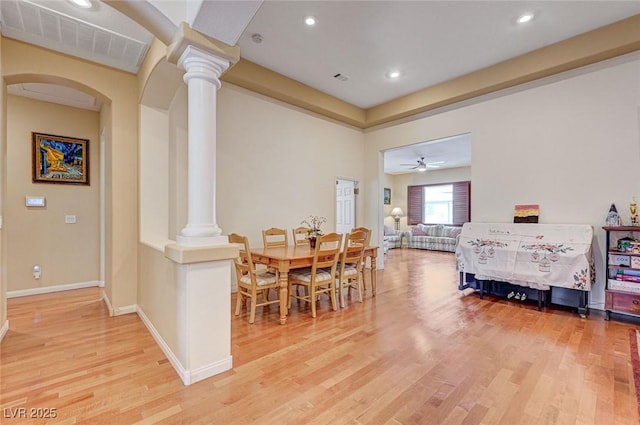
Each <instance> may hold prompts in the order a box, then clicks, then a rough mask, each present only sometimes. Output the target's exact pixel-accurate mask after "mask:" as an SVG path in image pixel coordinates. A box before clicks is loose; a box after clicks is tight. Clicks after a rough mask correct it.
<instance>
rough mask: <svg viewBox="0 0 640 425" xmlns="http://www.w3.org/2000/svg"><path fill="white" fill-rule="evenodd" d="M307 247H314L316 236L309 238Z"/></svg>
mask: <svg viewBox="0 0 640 425" xmlns="http://www.w3.org/2000/svg"><path fill="white" fill-rule="evenodd" d="M309 248H311V249H316V238H309Z"/></svg>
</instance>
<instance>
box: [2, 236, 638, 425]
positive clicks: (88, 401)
mask: <svg viewBox="0 0 640 425" xmlns="http://www.w3.org/2000/svg"><path fill="white" fill-rule="evenodd" d="M457 281H458V276H457V273H456V272H455V270H454V256H453V255H452V254H446V253H430V252H427V251H419V250H407V249H403V250H400V249H394V250H390V251H389V254H387V261H386V269H385V270H384V271H381V272H380V273H379V274H378V295H377V296H376V297H375V298H372V297H371V293H370V291H368V292H367V293H366V296H365V300H364V303H362V304H360V303H352V304H351V303H350V304H349V305H348V306H347V308H345V309H341V310H339V311H338V312H332V311H330V309H329V305H328V300H327V298H326V297H325V298H323V299H321V300H320V304H319V307H318V317H317V318H316V319H312V318H311V317H310V315H309V313H308V306H306V305H302V304H301V305H300V306H298V305H297V304H296V303H295V302H294V305H293V307H292V311H291V315H290V317H289V319H288V322H287V324H286V325H285V326H281V325H280V324H279V321H278V308H277V305H276V306H271V307H270V308H264V309H262V308H259V309H258V313H257V315H256V322H255V324H253V325H250V324H249V323H248V321H247V317H246V316H243V317H240V318H235V317H234V318H232V321H231V322H232V340H233V341H232V354H233V359H234V368H233V370H231V371H228V372H225V373H223V374H220V375H218V376H215V377H213V378H210V379H207V380H205V381H202V382H199V383H196V384H194V385H192V386H190V387H185V386H183V385H182V383H181V381H180V380H179V378H178V376H177V375H176V373H175V372H174V370H173V369H172V367H171V365H170V364H169V363H168V361H167V360H166V358H165V357H164V355H163V354H162V352H161V351H160V349H159V348H158V347H157V346H156V344H155V343H154V341H153V339H152V338H151V336H150V335H149V333H148V332H147V330H146V328H145V327H144V325H143V324H142V322H141V320H140V319H139V318H138V317H137V315H135V314H129V315H125V316H120V317H114V318H110V317H108V314H107V311H106V308H105V306H104V304H103V303H102V302H101V300H100V294H99V291H98V290H97V289H95V288H90V289H82V290H76V291H68V292H60V293H55V294H48V295H37V296H32V297H25V298H17V299H10V300H9V301H8V304H9V320H10V324H11V329H10V330H9V332H8V334H7V335H6V336H5V338H4V340H3V341H2V345H1V346H0V382H1V383H0V390H1V393H0V404H1V406H2V414H3V416H2V417H0V423H2V424H3V425H4V424H14V423H16V424H17V423H19V424H29V423H52V424H73V423H83V424H156V423H158V424H160V423H161V424H254V423H255V424H480V423H482V424H505V425H514V424H598V425H600V424H638V413H637V404H636V396H635V390H634V383H633V375H632V369H631V363H630V354H629V338H628V329H630V328H633V327H635V325H633V324H631V323H623V322H619V321H611V322H606V321H604V319H603V315H602V314H598V313H597V312H596V313H594V312H591V314H590V315H589V316H588V318H587V319H580V317H579V316H578V315H577V314H576V313H574V312H571V311H569V310H566V309H563V308H551V307H550V308H547V309H546V311H543V312H538V311H537V309H536V305H535V304H534V303H533V302H532V303H524V304H523V303H520V302H518V301H507V300H497V299H493V298H491V297H485V299H484V300H480V299H479V297H478V296H477V295H475V294H474V295H469V296H466V297H464V296H461V295H460V294H459V292H458V290H457ZM272 292H273V291H272ZM233 301H234V300H230V302H233ZM19 408H26V409H27V410H26V414H27V416H31V414H32V413H35V412H32V411H31V410H30V409H31V408H41V409H50V408H55V409H56V414H57V418H56V419H53V420H49V421H44V420H36V419H24V418H21V419H11V418H7V417H6V416H11V415H12V414H15V413H16V412H20V411H19V410H17V409H19ZM40 413H42V411H40Z"/></svg>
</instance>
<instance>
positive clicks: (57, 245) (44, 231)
mask: <svg viewBox="0 0 640 425" xmlns="http://www.w3.org/2000/svg"><path fill="white" fill-rule="evenodd" d="M7 121H8V128H7V175H9V176H11V180H10V181H9V183H8V185H7V199H6V208H5V222H6V224H7V232H6V238H7V245H8V247H9V249H8V250H7V253H6V259H7V282H8V287H7V289H8V290H9V291H15V290H20V289H32V288H39V287H47V286H55V285H60V284H71V283H82V282H91V281H93V282H97V281H98V280H99V272H100V268H99V266H100V229H99V224H100V203H99V195H100V192H99V187H100V179H99V175H100V168H99V164H100V162H99V148H100V144H99V143H100V141H99V127H98V124H99V115H98V113H97V112H93V111H87V110H83V109H76V108H71V107H67V106H61V105H56V104H53V103H48V102H41V101H37V100H31V99H27V98H24V97H18V96H8V97H7ZM32 132H38V133H46V134H54V135H60V136H68V137H76V138H80V139H88V140H89V143H88V146H89V149H88V150H89V181H90V185H88V186H84V185H64V184H47V183H33V182H32V142H31V140H32V138H31V133H32ZM25 196H43V197H44V198H45V199H46V207H44V208H36V207H29V208H28V207H26V206H25ZM65 215H75V216H76V219H77V222H76V223H75V224H65ZM35 264H38V265H40V268H41V272H42V276H41V278H40V279H37V280H36V279H35V278H34V277H33V266H34V265H35Z"/></svg>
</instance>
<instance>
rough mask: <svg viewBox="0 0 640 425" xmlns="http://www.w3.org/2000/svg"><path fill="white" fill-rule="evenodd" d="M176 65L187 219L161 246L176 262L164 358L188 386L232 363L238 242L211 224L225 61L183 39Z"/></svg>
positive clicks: (227, 61) (213, 217)
mask: <svg viewBox="0 0 640 425" xmlns="http://www.w3.org/2000/svg"><path fill="white" fill-rule="evenodd" d="M175 45H176V46H179V47H180V48H182V43H180V42H177V43H175ZM214 52H215V50H214ZM177 64H178V66H179V67H180V68H182V69H184V70H185V71H186V73H185V74H184V82H185V83H186V84H187V89H188V91H187V93H188V94H187V95H188V103H187V108H188V122H187V131H188V140H187V143H188V147H187V224H186V226H185V227H184V229H182V230H181V231H180V234H179V235H178V236H177V237H176V243H172V244H168V245H166V246H165V251H164V253H165V257H167V258H168V259H170V260H171V261H172V262H173V263H174V270H175V276H174V281H175V285H176V287H175V302H176V317H175V327H176V329H175V331H176V336H175V344H176V348H175V352H174V353H172V355H171V356H169V359H170V360H172V364H173V365H174V367H175V368H176V370H177V371H178V373H179V374H180V377H181V378H182V380H183V382H184V383H185V385H190V384H192V383H194V382H197V381H200V380H203V379H206V378H208V377H210V376H213V375H215V374H218V373H221V372H224V371H225V370H229V369H231V367H232V366H233V358H232V356H231V303H230V302H229V301H230V300H231V267H232V263H231V261H230V260H231V259H233V258H236V257H237V256H238V248H237V247H236V246H235V245H233V246H232V245H230V244H229V239H228V237H227V236H222V230H221V229H220V227H219V226H218V224H217V223H216V95H217V90H218V89H219V88H220V80H219V77H220V75H221V74H222V73H223V72H224V71H225V70H226V69H227V68H228V67H229V64H230V61H229V60H228V59H225V58H224V57H221V56H218V55H216V54H215V53H212V52H210V51H208V50H205V49H204V48H201V47H196V46H194V45H193V44H187V45H186V47H184V50H183V51H182V53H181V54H180V56H179V59H178V61H177Z"/></svg>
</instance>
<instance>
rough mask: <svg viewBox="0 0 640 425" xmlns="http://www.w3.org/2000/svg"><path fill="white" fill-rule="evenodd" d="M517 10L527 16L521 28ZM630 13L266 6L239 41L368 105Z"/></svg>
mask: <svg viewBox="0 0 640 425" xmlns="http://www.w3.org/2000/svg"><path fill="white" fill-rule="evenodd" d="M524 12H533V13H534V14H535V17H534V19H533V20H532V21H530V22H528V23H527V24H524V25H519V24H517V23H516V20H517V18H518V17H519V16H520V15H521V14H523V13H524ZM638 13H640V1H265V2H264V3H263V4H262V6H261V7H260V9H259V10H258V12H257V13H256V15H255V16H254V18H253V20H252V21H251V22H250V23H249V26H248V27H247V29H246V31H245V32H244V34H243V35H242V37H241V38H240V40H239V43H238V44H239V45H240V52H241V55H242V57H244V58H246V59H248V60H250V61H252V62H255V63H257V64H259V65H262V66H264V67H266V68H269V69H271V70H274V71H277V72H279V73H281V74H284V75H286V76H288V77H291V78H293V79H294V80H297V81H300V82H303V83H305V84H307V85H309V86H311V87H314V88H316V89H318V90H320V91H323V92H325V93H329V94H331V95H333V96H335V97H338V98H340V99H342V100H345V101H347V102H349V103H351V104H354V105H356V106H359V107H361V108H369V107H372V106H375V105H378V104H381V103H384V102H387V101H389V100H391V99H394V98H397V97H399V96H402V95H406V94H409V93H412V92H415V91H418V90H420V89H423V88H426V87H429V86H432V85H435V84H438V83H441V82H443V81H446V80H449V79H451V78H454V77H457V76H461V75H464V74H467V73H469V72H472V71H475V70H478V69H481V68H484V67H487V66H489V65H493V64H495V63H498V62H501V61H504V60H506V59H509V58H513V57H515V56H519V55H522V54H524V53H527V52H530V51H532V50H535V49H538V48H541V47H544V46H546V45H549V44H552V43H555V42H557V41H560V40H563V39H566V38H569V37H572V36H575V35H577V34H580V33H583V32H586V31H589V30H592V29H595V28H597V27H600V26H603V25H606V24H609V23H612V22H615V21H618V20H620V19H622V18H625V17H628V16H631V15H634V14H638ZM308 15H313V16H315V17H316V18H318V21H319V22H318V24H317V25H316V26H315V27H307V26H305V25H304V23H303V19H304V17H305V16H308ZM254 33H258V34H260V35H262V42H261V43H259V44H256V43H255V42H253V41H252V40H251V35H253V34H254ZM394 69H397V70H399V71H400V72H401V73H402V76H401V78H399V79H398V80H396V81H392V80H389V79H388V78H386V74H387V73H388V72H389V71H390V70H394ZM337 73H341V74H344V75H347V76H348V77H349V80H348V81H345V82H343V81H340V80H338V79H336V78H334V77H333V76H334V75H335V74H337Z"/></svg>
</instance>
